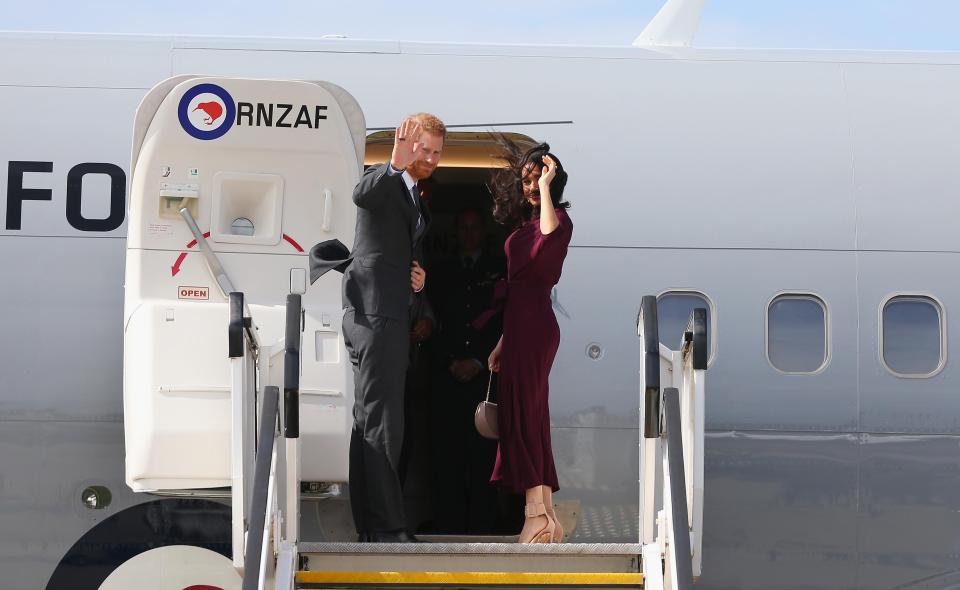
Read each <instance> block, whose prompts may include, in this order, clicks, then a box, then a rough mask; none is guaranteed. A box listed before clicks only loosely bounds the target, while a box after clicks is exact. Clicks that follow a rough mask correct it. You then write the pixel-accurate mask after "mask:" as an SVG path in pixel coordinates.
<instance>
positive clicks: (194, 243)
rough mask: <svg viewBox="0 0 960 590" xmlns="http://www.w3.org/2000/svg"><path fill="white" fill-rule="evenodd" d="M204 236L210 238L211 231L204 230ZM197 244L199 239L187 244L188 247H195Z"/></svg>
mask: <svg viewBox="0 0 960 590" xmlns="http://www.w3.org/2000/svg"><path fill="white" fill-rule="evenodd" d="M203 237H205V238H209V237H210V232H204V233H203ZM196 245H197V241H196V240H190V243H189V244H187V248H193V247H194V246H196Z"/></svg>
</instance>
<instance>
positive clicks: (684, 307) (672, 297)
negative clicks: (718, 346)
mask: <svg viewBox="0 0 960 590" xmlns="http://www.w3.org/2000/svg"><path fill="white" fill-rule="evenodd" d="M697 307H703V308H706V310H707V350H709V351H710V354H709V357H708V358H709V359H710V360H711V361H712V360H713V347H712V342H713V328H714V324H713V304H712V303H711V302H710V300H709V299H708V298H707V296H706V295H704V294H702V293H698V292H696V291H667V292H666V293H663V294H661V295H660V296H659V297H657V331H658V332H659V333H660V342H661V343H662V344H663V345H664V346H667V347H668V348H671V349H673V350H678V349H679V348H680V340H681V338H682V337H683V331H684V330H686V329H687V322H688V321H690V313H691V312H692V311H693V310H694V308H697Z"/></svg>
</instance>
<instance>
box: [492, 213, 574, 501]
mask: <svg viewBox="0 0 960 590" xmlns="http://www.w3.org/2000/svg"><path fill="white" fill-rule="evenodd" d="M556 211H557V217H558V218H559V221H560V225H559V226H558V227H557V228H556V229H555V230H553V231H552V232H551V233H549V234H547V235H544V234H542V233H540V220H539V219H536V218H535V219H532V220H531V221H528V222H527V223H525V224H523V225H522V226H520V227H519V228H518V229H517V230H516V231H514V232H513V233H512V234H510V237H508V238H507V241H506V243H505V244H504V250H505V251H506V255H507V277H506V280H505V282H503V283H501V285H499V287H500V289H501V292H500V295H501V296H503V295H505V298H506V300H505V302H504V308H503V346H502V349H501V352H500V372H499V380H498V387H497V404H498V410H497V412H498V423H499V424H498V426H499V428H500V446H499V448H498V449H497V461H496V463H495V465H494V467H493V475H492V476H491V477H490V481H491V482H493V483H495V484H498V485H500V486H502V487H504V488H506V489H508V490H510V491H513V492H516V493H520V494H522V493H523V492H524V491H525V490H527V489H529V488H532V487H535V486H539V485H548V486H550V487H551V488H553V490H554V491H556V490H557V489H559V485H558V482H557V468H556V467H555V466H554V462H553V449H552V446H551V444H550V410H549V408H548V404H547V398H548V394H549V391H548V379H549V376H550V367H551V366H553V359H554V357H555V356H556V355H557V347H558V346H559V345H560V327H559V325H557V317H556V316H555V315H554V313H553V305H552V302H551V300H550V292H551V290H552V289H553V286H554V285H556V284H557V281H559V280H560V272H561V270H562V269H563V259H564V258H566V256H567V246H568V245H569V244H570V236H571V234H572V233H573V224H572V223H571V222H570V218H569V217H568V216H567V213H566V211H564V210H563V209H557V210H556ZM504 290H505V292H504Z"/></svg>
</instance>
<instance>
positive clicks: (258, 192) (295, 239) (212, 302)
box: [123, 76, 365, 491]
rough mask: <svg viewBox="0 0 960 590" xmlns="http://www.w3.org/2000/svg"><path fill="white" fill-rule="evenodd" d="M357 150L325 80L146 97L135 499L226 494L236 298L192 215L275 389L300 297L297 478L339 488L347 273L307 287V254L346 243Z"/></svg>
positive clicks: (133, 317)
mask: <svg viewBox="0 0 960 590" xmlns="http://www.w3.org/2000/svg"><path fill="white" fill-rule="evenodd" d="M364 141H365V123H364V118H363V113H362V112H361V110H360V107H359V105H358V104H357V102H356V100H354V99H353V97H351V96H350V95H349V94H348V93H347V92H346V91H344V90H343V89H341V88H339V87H337V86H335V85H332V84H329V83H325V82H304V81H282V80H250V79H227V78H208V77H194V76H181V77H177V78H172V79H170V80H167V81H165V82H163V83H161V84H159V85H158V86H156V87H155V88H153V89H152V90H151V91H150V92H149V93H148V94H147V96H146V97H145V98H144V100H143V102H142V103H141V105H140V107H139V109H138V111H137V115H136V122H135V128H134V140H133V153H132V160H131V163H132V165H131V170H132V172H131V190H130V195H131V197H130V214H129V233H128V239H127V258H126V286H125V290H126V292H125V302H124V394H123V395H124V428H125V434H126V438H125V440H126V481H127V484H128V485H129V486H130V487H131V488H132V489H134V490H136V491H147V490H181V489H196V488H211V487H227V486H230V485H231V399H230V397H231V396H230V385H231V364H230V359H229V358H228V337H227V327H228V319H229V312H228V303H227V301H228V294H227V293H224V292H223V289H222V288H221V286H220V285H219V284H218V280H217V278H216V277H215V276H214V273H213V272H212V271H211V268H210V266H209V265H208V263H207V262H206V260H205V257H204V254H203V252H201V250H202V248H203V246H204V244H203V243H202V242H203V241H202V240H201V241H200V243H198V240H197V239H195V237H194V234H193V233H192V232H191V229H190V227H189V224H188V222H187V217H190V216H192V217H193V218H195V220H196V225H197V226H198V227H199V231H200V232H201V233H202V234H203V236H205V238H206V243H207V244H208V245H209V248H210V250H211V251H212V253H213V255H214V256H215V257H216V258H217V259H219V262H220V263H221V264H222V267H223V271H224V274H225V275H226V276H228V277H229V280H230V282H232V284H233V286H234V287H235V288H236V290H237V291H242V292H243V293H244V297H245V302H246V304H247V306H248V308H249V312H250V314H251V316H252V317H253V319H254V322H255V324H256V326H257V328H258V338H259V342H260V343H261V349H260V350H261V352H260V360H259V366H260V367H261V379H265V381H266V382H264V383H260V386H261V387H262V386H263V385H269V384H274V385H282V379H283V375H282V367H283V354H282V348H283V339H284V319H285V309H284V304H285V299H286V297H287V295H288V294H289V293H303V307H304V309H305V312H306V313H305V315H304V319H303V332H302V336H303V337H302V343H301V348H300V350H301V355H302V358H301V363H300V366H301V369H300V370H301V377H300V387H301V389H300V393H301V396H300V416H301V424H302V428H301V435H302V444H303V449H304V453H303V458H302V464H301V477H302V479H303V480H306V481H326V482H341V481H346V479H347V449H348V442H349V432H350V425H351V408H352V405H353V384H352V373H351V370H350V365H349V359H348V358H347V356H346V353H345V350H344V348H343V343H342V336H341V332H340V325H341V324H340V321H341V318H342V314H343V312H342V309H341V296H340V275H339V274H337V273H328V274H327V275H325V276H323V277H322V278H320V279H319V280H318V281H317V282H316V283H315V284H314V285H310V284H309V274H310V273H309V265H308V252H309V249H310V247H311V246H312V245H314V244H316V243H318V242H321V241H324V240H329V239H333V238H337V239H339V240H341V241H342V242H343V243H344V244H346V245H347V247H351V246H352V244H353V232H354V222H355V215H356V213H355V207H354V205H353V202H352V199H351V194H352V191H353V187H354V186H355V185H356V183H357V181H358V179H359V176H360V173H361V167H362V163H363V150H364ZM181 209H186V210H187V211H188V212H189V213H190V215H184V214H181ZM222 282H223V281H220V283H221V284H222ZM265 356H266V357H267V358H264V357H265ZM269 367H273V369H274V370H266V371H265V370H264V369H265V368H269ZM264 375H267V376H266V377H264Z"/></svg>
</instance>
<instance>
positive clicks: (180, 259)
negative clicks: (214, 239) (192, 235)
mask: <svg viewBox="0 0 960 590" xmlns="http://www.w3.org/2000/svg"><path fill="white" fill-rule="evenodd" d="M203 237H205V238H209V237H210V232H204V234H203ZM283 239H284V240H286V241H288V242H290V245H291V246H293V247H294V248H296V249H297V252H303V247H302V246H300V244H298V243H297V241H296V240H294V239H293V238H291V237H290V236H288V235H287V234H283ZM196 245H197V241H196V240H190V243H189V244H187V249H188V250H189V249H190V248H193V247H194V246H196ZM187 254H189V252H181V253H180V256H177V261H176V262H174V263H173V266H171V267H170V276H172V277H175V276H177V273H178V272H180V265H181V264H183V261H184V259H186V257H187Z"/></svg>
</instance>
